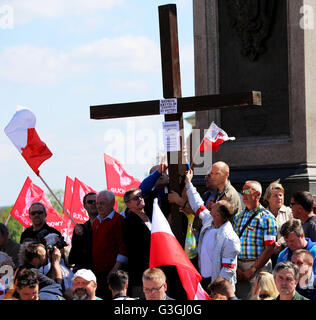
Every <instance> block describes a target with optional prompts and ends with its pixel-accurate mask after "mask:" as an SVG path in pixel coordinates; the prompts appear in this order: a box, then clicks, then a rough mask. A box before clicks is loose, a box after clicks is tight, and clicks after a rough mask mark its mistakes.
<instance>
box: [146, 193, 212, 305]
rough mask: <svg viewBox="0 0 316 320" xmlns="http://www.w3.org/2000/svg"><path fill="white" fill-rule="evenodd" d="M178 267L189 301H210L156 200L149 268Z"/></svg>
mask: <svg viewBox="0 0 316 320" xmlns="http://www.w3.org/2000/svg"><path fill="white" fill-rule="evenodd" d="M165 265H173V266H176V268H177V271H178V274H179V278H180V280H181V283H182V286H183V288H184V290H185V291H186V293H187V297H188V300H209V296H208V294H207V293H206V292H205V290H204V289H203V288H202V286H201V284H200V281H201V280H202V276H201V275H200V274H199V272H198V271H197V270H196V269H195V267H194V266H193V264H192V262H191V261H190V260H189V258H188V257H187V255H186V253H185V251H184V250H183V248H182V247H181V245H180V243H179V242H178V240H177V239H176V237H175V236H174V234H173V233H172V231H171V228H170V225H169V223H168V221H167V219H166V218H165V216H164V214H163V213H162V212H161V209H160V208H159V206H158V200H157V199H154V205H153V216H152V228H151V240H150V259H149V267H150V268H158V267H160V266H165Z"/></svg>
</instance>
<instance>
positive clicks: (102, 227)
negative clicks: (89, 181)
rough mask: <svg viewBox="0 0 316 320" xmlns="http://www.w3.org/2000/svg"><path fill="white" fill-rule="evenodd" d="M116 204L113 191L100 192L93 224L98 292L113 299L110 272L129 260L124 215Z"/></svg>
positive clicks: (94, 269)
mask: <svg viewBox="0 0 316 320" xmlns="http://www.w3.org/2000/svg"><path fill="white" fill-rule="evenodd" d="M114 204H115V196H114V193H113V192H111V191H108V190H105V191H101V192H99V193H98V194H97V198H96V205H97V210H98V213H99V215H98V216H97V217H96V219H95V220H94V222H93V224H92V265H93V271H94V273H95V275H96V277H97V279H98V284H99V286H98V292H97V294H98V295H99V296H101V298H108V299H112V295H111V292H110V290H109V289H108V285H107V282H108V277H109V275H110V273H111V272H115V271H117V270H118V269H120V268H121V266H122V264H123V263H126V262H127V257H126V249H125V245H124V243H123V235H122V221H123V219H124V217H123V216H122V215H120V214H119V213H118V212H116V211H115V210H114Z"/></svg>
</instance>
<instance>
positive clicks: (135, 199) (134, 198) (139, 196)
mask: <svg viewBox="0 0 316 320" xmlns="http://www.w3.org/2000/svg"><path fill="white" fill-rule="evenodd" d="M142 198H143V196H142V194H141V193H140V194H138V195H136V196H135V197H133V198H130V199H129V200H128V201H131V200H134V201H137V200H138V199H142Z"/></svg>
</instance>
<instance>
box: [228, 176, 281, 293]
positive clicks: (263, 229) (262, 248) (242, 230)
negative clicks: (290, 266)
mask: <svg viewBox="0 0 316 320" xmlns="http://www.w3.org/2000/svg"><path fill="white" fill-rule="evenodd" d="M261 194H262V187H261V184H260V183H259V182H258V181H246V182H245V184H244V186H243V190H242V200H243V202H244V204H245V209H244V210H242V211H241V212H240V213H238V214H236V215H235V216H234V221H233V225H234V230H235V232H236V233H237V235H238V236H239V238H240V243H241V251H240V253H239V255H238V266H237V284H236V296H237V297H239V298H241V299H247V298H248V295H249V292H250V289H251V286H252V281H253V279H254V276H255V274H256V272H258V271H268V272H271V271H272V262H271V259H270V258H271V255H272V254H273V252H274V246H275V241H276V235H277V222H276V219H275V217H274V215H273V214H272V213H271V212H270V211H268V210H267V209H265V208H264V207H263V206H262V205H261V204H260V197H261Z"/></svg>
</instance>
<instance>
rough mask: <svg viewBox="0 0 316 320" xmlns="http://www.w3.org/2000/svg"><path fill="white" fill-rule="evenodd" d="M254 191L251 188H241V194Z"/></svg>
mask: <svg viewBox="0 0 316 320" xmlns="http://www.w3.org/2000/svg"><path fill="white" fill-rule="evenodd" d="M254 192H256V191H255V190H252V189H245V190H241V194H247V195H249V194H252V193H254Z"/></svg>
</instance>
